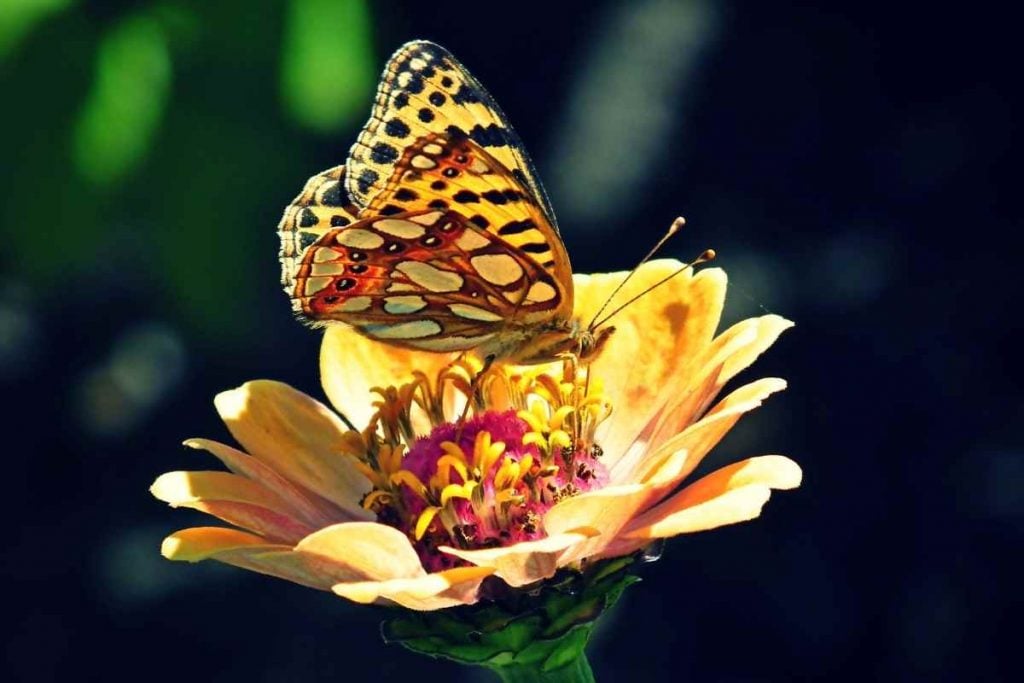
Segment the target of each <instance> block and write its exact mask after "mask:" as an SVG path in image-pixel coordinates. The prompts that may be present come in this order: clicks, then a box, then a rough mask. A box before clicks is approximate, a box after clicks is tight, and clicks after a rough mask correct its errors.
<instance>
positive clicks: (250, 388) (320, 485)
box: [214, 380, 370, 518]
mask: <svg viewBox="0 0 1024 683" xmlns="http://www.w3.org/2000/svg"><path fill="white" fill-rule="evenodd" d="M214 405H216V407H217V412H218V413H220V416H221V419H223V420H224V422H225V424H227V426H228V429H229V430H230V431H231V434H232V435H233V436H234V437H235V438H236V439H237V440H238V441H239V443H241V444H242V446H244V447H245V449H246V450H247V451H248V452H249V453H251V454H252V456H253V457H254V458H257V459H258V460H260V461H262V462H263V463H265V464H266V465H268V466H269V467H271V468H273V469H274V470H275V471H276V472H278V473H279V474H281V475H282V476H284V477H286V478H287V479H289V480H291V481H293V482H295V483H296V484H299V485H300V486H303V487H305V488H307V489H309V490H310V491H313V492H314V493H316V494H317V495H320V496H322V497H324V498H326V499H327V500H329V501H331V502H332V503H334V504H335V505H337V506H339V507H340V508H342V510H344V511H345V512H346V513H347V514H348V515H350V516H353V517H356V518H365V516H366V512H365V510H362V509H361V508H360V506H359V500H360V498H361V497H362V496H363V494H365V493H366V492H367V491H369V490H370V483H369V482H368V481H367V480H366V478H365V477H363V475H362V474H360V473H359V471H358V470H357V469H356V468H355V467H354V466H353V464H352V463H353V458H354V457H355V455H354V453H353V444H352V440H351V437H350V436H349V435H347V432H348V429H347V428H346V427H345V425H344V424H343V423H342V422H341V420H339V419H338V416H337V415H335V414H334V413H332V412H331V411H330V410H329V409H328V408H327V407H325V406H324V405H323V404H321V403H320V402H319V401H316V400H314V399H312V398H310V397H309V396H306V395H305V394H303V393H302V392H299V391H296V390H295V389H293V388H291V387H290V386H288V385H287V384H284V383H282V382H272V381H269V380H258V381H255V382H246V383H245V384H243V385H242V386H240V387H239V388H237V389H232V390H230V391H225V392H222V393H220V394H218V395H217V397H216V398H215V399H214Z"/></svg>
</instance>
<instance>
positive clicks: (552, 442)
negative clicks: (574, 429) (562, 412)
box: [548, 429, 572, 450]
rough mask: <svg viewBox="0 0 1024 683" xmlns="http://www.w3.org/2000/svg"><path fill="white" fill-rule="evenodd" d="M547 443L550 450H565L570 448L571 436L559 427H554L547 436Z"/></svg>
mask: <svg viewBox="0 0 1024 683" xmlns="http://www.w3.org/2000/svg"><path fill="white" fill-rule="evenodd" d="M548 444H549V446H550V448H551V450H554V449H555V448H561V449H562V450H567V449H569V448H572V437H571V436H569V434H567V433H566V432H564V431H562V430H561V429H556V430H554V431H553V432H551V435H550V436H548Z"/></svg>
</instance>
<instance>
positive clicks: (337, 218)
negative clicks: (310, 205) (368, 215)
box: [331, 214, 352, 228]
mask: <svg viewBox="0 0 1024 683" xmlns="http://www.w3.org/2000/svg"><path fill="white" fill-rule="evenodd" d="M351 222H352V221H350V220H349V219H347V218H345V217H344V216H342V215H339V214H334V215H333V216H331V227H332V228H343V227H345V226H346V225H348V224H349V223H351Z"/></svg>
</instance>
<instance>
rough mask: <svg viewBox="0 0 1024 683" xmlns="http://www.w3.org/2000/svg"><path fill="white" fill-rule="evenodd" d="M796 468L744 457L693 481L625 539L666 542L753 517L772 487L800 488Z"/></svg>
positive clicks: (774, 459) (777, 459)
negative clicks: (663, 540) (665, 539)
mask: <svg viewBox="0 0 1024 683" xmlns="http://www.w3.org/2000/svg"><path fill="white" fill-rule="evenodd" d="M802 476H803V475H802V472H801V470H800V466H799V465H797V464H796V463H795V462H793V461H792V460H790V459H789V458H787V457H784V456H781V455H764V456H760V457H757V458H748V459H747V460H743V461H741V462H738V463H735V464H733V465H729V466H728V467H723V468H722V469H720V470H717V471H715V472H712V473H711V474H709V475H707V476H705V477H703V478H702V479H699V480H697V481H696V482H694V483H693V484H690V485H689V486H687V487H686V488H685V489H683V490H682V491H680V492H679V493H677V494H676V495H674V496H672V497H671V498H669V499H668V500H666V501H665V502H663V503H661V504H660V505H657V506H655V507H654V508H652V509H650V510H648V511H647V512H645V513H644V514H643V515H641V516H639V517H637V519H636V520H634V521H633V522H632V523H631V524H630V525H629V528H628V530H627V531H626V535H627V536H629V537H631V538H637V539H651V538H664V537H666V536H674V535H676V534H681V533H689V532H692V531H702V530H704V529H713V528H715V527H717V526H723V525H725V524H733V523H735V522H742V521H745V520H748V519H752V518H754V517H757V516H758V515H759V514H760V512H761V506H762V505H764V502H765V501H767V500H768V496H769V495H770V490H771V489H792V488H796V487H797V486H799V485H800V480H801V478H802Z"/></svg>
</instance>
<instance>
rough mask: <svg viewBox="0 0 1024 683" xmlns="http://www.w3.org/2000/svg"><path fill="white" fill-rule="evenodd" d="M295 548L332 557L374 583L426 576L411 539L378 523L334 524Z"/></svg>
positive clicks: (307, 538) (303, 540) (308, 537)
mask: <svg viewBox="0 0 1024 683" xmlns="http://www.w3.org/2000/svg"><path fill="white" fill-rule="evenodd" d="M295 548H296V550H297V551H299V552H302V553H308V554H311V555H321V556H323V557H327V558H330V559H332V560H334V561H335V562H338V563H341V564H344V565H346V566H348V567H351V568H352V570H353V571H355V572H357V573H358V574H359V575H360V576H361V577H362V578H363V579H368V580H372V581H383V580H389V579H401V578H411V577H415V576H419V575H421V574H423V573H424V570H423V565H422V564H421V563H420V559H419V557H418V556H417V555H416V551H415V550H413V548H412V545H411V544H410V542H409V538H408V537H407V536H406V535H405V534H403V533H402V532H401V531H399V530H398V529H395V528H393V527H389V526H386V525H384V524H378V523H376V522H346V523H344V524H335V525H334V526H329V527H327V528H326V529H321V530H320V531H317V532H316V533H314V534H311V535H309V536H307V537H306V538H304V539H302V541H300V542H299V544H298V545H297V546H296V547H295Z"/></svg>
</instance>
